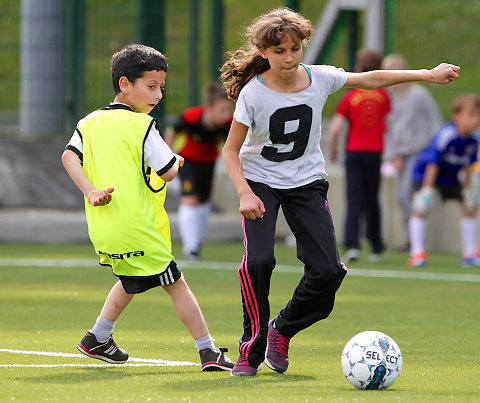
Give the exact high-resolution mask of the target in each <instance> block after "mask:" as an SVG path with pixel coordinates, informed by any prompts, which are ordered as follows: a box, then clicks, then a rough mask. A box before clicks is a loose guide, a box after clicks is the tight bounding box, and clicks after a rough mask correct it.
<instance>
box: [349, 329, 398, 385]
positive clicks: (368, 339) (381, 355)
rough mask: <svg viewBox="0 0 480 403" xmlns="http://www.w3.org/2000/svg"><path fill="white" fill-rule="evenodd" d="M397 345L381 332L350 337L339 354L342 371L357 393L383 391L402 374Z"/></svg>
mask: <svg viewBox="0 0 480 403" xmlns="http://www.w3.org/2000/svg"><path fill="white" fill-rule="evenodd" d="M402 364H403V359H402V353H401V351H400V349H399V348H398V345H397V343H395V341H394V340H393V339H392V338H391V337H389V336H387V335H386V334H383V333H381V332H376V331H366V332H361V333H358V334H357V335H356V336H353V337H352V338H351V339H350V340H349V341H348V343H347V344H346V345H345V348H344V349H343V352H342V369H343V374H344V375H345V377H346V378H347V380H348V381H349V382H350V383H351V384H352V385H353V386H355V387H356V388H357V389H367V390H374V389H386V388H388V387H389V386H390V385H392V384H393V382H395V380H396V379H397V378H398V376H399V375H400V371H401V370H402Z"/></svg>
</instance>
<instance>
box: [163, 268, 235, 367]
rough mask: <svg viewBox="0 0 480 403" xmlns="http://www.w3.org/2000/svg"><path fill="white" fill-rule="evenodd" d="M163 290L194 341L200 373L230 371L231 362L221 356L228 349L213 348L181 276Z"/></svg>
mask: <svg viewBox="0 0 480 403" xmlns="http://www.w3.org/2000/svg"><path fill="white" fill-rule="evenodd" d="M163 289H164V290H165V291H166V292H167V293H168V295H170V298H171V299H172V302H173V305H174V307H175V310H176V311H177V315H178V317H179V318H180V320H181V321H182V322H183V323H184V324H185V326H186V327H187V329H188V331H189V332H190V334H191V335H192V336H193V338H194V339H195V345H196V346H197V349H198V352H199V353H200V359H201V362H202V371H231V370H232V369H233V362H232V361H231V360H230V358H228V357H226V356H225V355H224V354H223V353H224V352H226V351H228V349H224V348H220V349H218V348H217V347H215V344H214V343H213V339H212V336H211V335H210V333H209V332H208V327H207V323H206V322H205V319H204V317H203V314H202V311H201V309H200V306H199V305H198V302H197V299H196V298H195V296H194V295H193V293H192V291H191V290H190V287H189V286H188V284H187V282H186V281H185V279H184V278H183V275H182V277H180V278H179V279H178V280H177V281H176V282H174V283H173V284H170V285H166V286H163Z"/></svg>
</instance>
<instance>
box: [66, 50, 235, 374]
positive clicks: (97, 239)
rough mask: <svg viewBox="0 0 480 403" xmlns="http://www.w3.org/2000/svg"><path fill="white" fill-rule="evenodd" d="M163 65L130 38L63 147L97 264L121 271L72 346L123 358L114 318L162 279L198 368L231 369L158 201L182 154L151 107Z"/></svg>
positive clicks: (157, 98) (161, 59)
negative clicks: (100, 96)
mask: <svg viewBox="0 0 480 403" xmlns="http://www.w3.org/2000/svg"><path fill="white" fill-rule="evenodd" d="M167 70H168V65H167V59H166V57H165V56H164V55H163V54H161V53H160V52H158V51H157V50H155V49H153V48H150V47H147V46H143V45H129V46H127V47H125V48H123V49H122V50H120V51H119V52H117V53H115V54H114V55H113V57H112V82H113V88H114V90H115V100H114V102H113V103H111V104H110V105H109V106H108V107H106V108H102V109H99V110H97V111H94V112H92V113H90V114H89V115H88V116H86V117H85V118H83V119H82V120H80V121H79V122H78V125H77V128H76V129H75V132H74V134H73V136H72V138H71V140H70V141H69V143H68V144H67V146H66V149H65V151H64V153H63V155H62V161H63V164H64V166H65V169H66V170H67V172H68V174H69V175H70V177H71V178H72V180H73V182H74V183H75V184H76V185H77V186H78V188H79V189H80V190H81V191H82V193H83V194H84V195H85V213H86V217H87V223H88V233H89V236H90V239H91V241H92V243H93V245H94V247H95V250H96V252H97V253H98V255H99V257H100V264H101V265H104V266H110V267H111V268H112V270H113V273H114V274H115V275H116V276H117V277H118V278H119V281H118V282H117V283H116V284H115V285H114V286H113V288H112V290H111V291H110V293H109V295H108V297H107V299H106V301H105V304H104V306H103V309H102V311H101V312H100V316H99V317H98V318H97V321H96V323H95V325H94V327H93V328H92V329H91V330H90V331H88V332H87V334H86V335H85V336H84V337H83V339H82V340H81V341H80V343H78V345H77V348H78V349H79V350H80V351H81V352H82V353H83V354H85V355H87V356H89V357H92V358H97V359H100V360H103V361H106V362H110V363H113V364H121V363H124V362H125V361H127V359H128V354H127V353H126V351H124V350H122V349H120V348H118V346H117V345H116V343H115V341H114V340H113V338H112V332H113V327H114V325H115V321H116V320H117V318H118V316H119V315H120V314H121V313H122V311H123V310H124V309H125V307H126V306H127V305H128V304H129V303H130V301H131V300H132V299H133V297H134V295H135V294H137V293H141V292H144V291H146V290H148V289H150V288H153V287H157V286H162V287H163V289H164V290H165V291H166V292H167V293H168V294H169V295H170V297H171V299H172V302H173V304H174V306H175V309H176V311H177V314H178V316H179V317H180V319H181V320H182V322H183V323H184V324H185V326H186V327H187V329H188V330H189V332H190V333H191V335H192V337H193V338H194V339H195V344H196V346H197V348H198V350H199V353H200V358H201V362H202V370H203V371H221V370H231V369H232V368H233V363H232V362H231V361H230V359H229V358H228V357H226V356H225V355H224V352H225V351H227V350H226V349H223V348H222V349H217V348H216V347H215V345H214V343H213V340H212V337H211V336H210V333H209V331H208V327H207V325H206V323H205V320H204V318H203V314H202V311H201V310H200V307H199V306H198V303H197V301H196V299H195V296H194V295H193V293H192V292H191V290H190V288H189V287H188V285H187V283H186V282H185V280H184V278H183V275H182V273H181V272H180V270H179V269H178V268H177V265H176V263H175V261H174V257H173V255H172V250H171V239H170V224H169V221H168V216H167V213H166V211H165V209H164V206H163V204H164V201H165V195H166V182H168V181H171V180H172V179H173V178H174V177H175V176H176V175H177V173H178V169H179V167H180V166H182V164H183V158H182V157H180V156H178V155H176V154H173V153H172V151H171V150H170V148H169V147H168V146H167V144H166V143H165V142H164V141H163V139H162V137H161V136H160V132H159V129H158V125H157V122H156V120H155V119H154V118H152V117H151V116H149V115H148V114H149V113H150V112H151V111H152V109H153V108H154V107H155V106H156V105H157V103H158V102H159V101H160V99H161V98H162V89H163V86H164V85H165V79H166V76H167ZM97 189H100V190H97ZM114 191H115V192H114ZM113 195H114V196H113ZM112 196H113V197H112Z"/></svg>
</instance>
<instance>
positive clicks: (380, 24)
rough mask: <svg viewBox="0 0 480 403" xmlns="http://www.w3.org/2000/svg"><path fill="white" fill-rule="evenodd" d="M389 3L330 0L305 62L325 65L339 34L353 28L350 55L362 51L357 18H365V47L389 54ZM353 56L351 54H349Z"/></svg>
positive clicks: (379, 0) (304, 58) (317, 27)
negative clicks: (360, 14) (387, 16)
mask: <svg viewBox="0 0 480 403" xmlns="http://www.w3.org/2000/svg"><path fill="white" fill-rule="evenodd" d="M385 1H386V0H329V2H328V3H327V5H326V6H325V8H324V11H323V13H322V15H321V16H320V18H319V20H318V22H317V24H316V27H315V33H314V35H313V36H312V39H311V41H310V44H309V46H308V48H307V49H306V51H305V53H304V57H303V61H304V62H305V63H306V64H314V63H318V62H325V59H326V58H327V56H328V54H329V53H330V51H331V43H332V41H333V43H334V42H335V37H336V36H338V32H339V30H341V29H344V28H345V26H348V27H350V32H349V54H351V53H355V51H356V49H357V48H358V43H357V39H356V38H357V32H358V23H357V17H358V14H359V13H360V12H363V13H364V15H365V28H364V46H365V47H367V48H369V49H372V50H376V51H378V52H381V53H384V51H385ZM349 56H350V55H349Z"/></svg>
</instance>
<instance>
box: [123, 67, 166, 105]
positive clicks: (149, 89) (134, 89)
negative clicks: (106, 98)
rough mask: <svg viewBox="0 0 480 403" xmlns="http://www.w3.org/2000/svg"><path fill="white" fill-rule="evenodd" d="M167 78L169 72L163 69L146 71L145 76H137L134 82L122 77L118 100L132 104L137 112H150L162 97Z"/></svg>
mask: <svg viewBox="0 0 480 403" xmlns="http://www.w3.org/2000/svg"><path fill="white" fill-rule="evenodd" d="M166 78H167V73H166V72H165V71H163V70H161V71H157V70H151V71H145V72H144V73H143V77H140V78H137V79H136V80H135V82H134V83H132V82H130V81H128V79H127V78H126V77H122V78H120V89H121V93H120V94H117V97H116V100H117V101H118V102H122V103H126V104H127V105H130V106H131V107H132V109H133V110H134V111H136V112H143V113H147V114H148V113H150V112H151V111H152V110H153V108H155V106H156V105H157V104H158V101H160V100H161V99H162V97H163V94H162V89H163V87H164V86H165V79H166ZM122 80H123V81H122Z"/></svg>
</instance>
